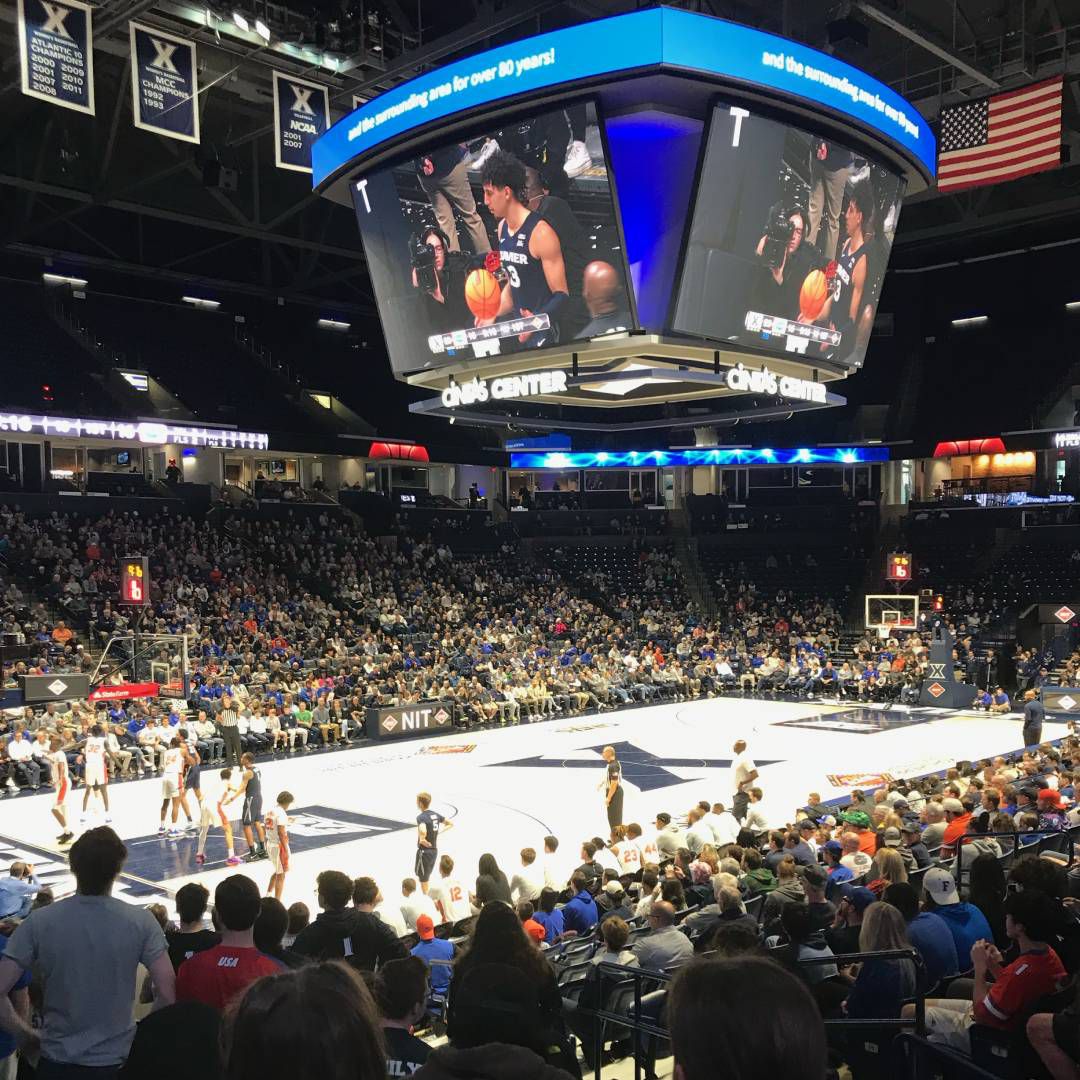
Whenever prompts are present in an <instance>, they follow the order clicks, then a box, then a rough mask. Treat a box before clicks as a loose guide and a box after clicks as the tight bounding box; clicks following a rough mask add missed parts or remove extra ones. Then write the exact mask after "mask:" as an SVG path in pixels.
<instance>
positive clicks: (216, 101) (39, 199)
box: [0, 0, 1080, 320]
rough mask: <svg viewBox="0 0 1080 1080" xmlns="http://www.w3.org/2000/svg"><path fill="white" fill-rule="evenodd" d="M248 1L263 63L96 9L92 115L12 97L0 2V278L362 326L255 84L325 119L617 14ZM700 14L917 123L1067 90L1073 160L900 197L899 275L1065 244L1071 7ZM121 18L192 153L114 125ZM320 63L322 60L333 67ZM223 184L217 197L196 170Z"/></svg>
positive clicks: (449, 2)
mask: <svg viewBox="0 0 1080 1080" xmlns="http://www.w3.org/2000/svg"><path fill="white" fill-rule="evenodd" d="M253 2H254V0H245V5H242V6H241V9H242V10H243V9H244V7H245V6H246V9H247V11H248V13H249V14H258V13H261V15H262V17H263V18H264V19H266V20H267V22H268V23H269V24H270V27H271V29H272V31H273V38H272V40H271V43H270V45H269V46H264V45H262V43H261V42H258V41H257V40H256V41H255V42H252V41H251V40H250V35H248V36H247V37H245V36H244V35H241V34H239V33H238V32H236V30H235V28H234V27H233V25H232V21H231V11H232V10H233V7H232V6H231V5H229V6H226V7H222V6H221V5H220V4H219V3H218V0H213V2H212V3H210V4H209V5H204V4H203V3H201V2H200V3H198V4H197V5H194V6H193V5H192V4H190V3H183V2H178V0H119V2H116V0H110V2H109V3H108V4H101V5H100V6H99V8H98V10H97V12H96V19H95V38H96V44H97V49H96V54H95V60H96V88H97V115H96V116H95V117H86V116H81V115H77V114H73V113H70V112H66V111H64V110H61V109H55V108H51V107H50V106H48V105H46V104H43V103H40V102H37V101H34V100H31V99H29V98H26V97H24V96H22V95H21V94H20V92H19V85H18V59H17V50H16V41H15V24H14V18H15V16H14V5H13V4H11V5H4V6H3V7H2V8H0V186H3V187H4V188H5V189H6V191H5V198H4V204H5V213H4V215H3V216H2V218H0V247H2V249H3V252H4V262H5V266H4V267H3V272H6V273H14V274H18V275H19V276H24V275H27V274H31V273H37V272H40V269H41V268H42V263H43V261H44V260H53V261H54V262H56V263H58V264H60V265H63V264H64V263H66V262H70V263H72V264H75V265H79V266H82V267H84V268H86V267H101V268H108V269H109V270H110V271H116V272H119V273H120V274H121V275H125V274H126V275H131V276H132V277H133V278H134V277H137V278H138V279H139V280H140V281H142V282H146V281H148V280H153V281H156V282H159V283H162V285H163V287H165V288H169V289H171V288H172V287H173V285H181V286H187V285H190V284H201V285H203V286H204V287H206V288H217V289H221V290H231V291H234V292H236V293H239V294H248V295H250V296H253V297H261V298H266V299H268V300H270V301H272V302H277V301H278V298H283V299H284V300H285V301H286V302H298V303H301V304H305V305H310V306H312V307H318V308H320V309H321V310H324V311H326V312H330V313H332V312H338V313H341V314H342V315H346V316H351V317H354V318H359V319H361V320H363V318H364V317H365V316H367V317H370V318H372V319H374V301H373V297H372V295H371V291H370V287H369V283H368V280H367V274H366V270H365V266H364V260H363V252H362V250H361V247H360V242H359V238H358V236H357V232H356V227H355V223H354V222H353V220H352V219H351V217H350V215H349V213H348V212H347V211H346V210H344V209H342V208H340V207H337V206H335V205H333V204H331V203H329V202H328V201H326V200H322V199H318V198H315V197H313V196H312V195H311V193H310V190H309V184H308V178H307V176H305V175H303V174H297V173H288V172H282V171H280V170H277V169H275V168H274V165H273V148H272V126H271V101H272V98H271V80H272V72H273V71H274V69H278V70H283V71H289V72H291V73H293V74H303V75H307V76H310V77H312V78H315V79H318V80H320V81H324V82H326V83H327V84H329V85H330V86H331V88H332V97H331V102H332V109H333V110H335V112H336V113H337V114H340V113H341V112H343V111H346V110H347V109H348V108H350V107H351V102H352V98H353V96H354V95H370V94H373V93H376V92H378V91H379V90H380V89H381V88H385V87H387V86H390V85H392V84H393V83H394V82H396V81H400V80H401V79H403V78H406V77H408V76H409V75H411V74H414V73H415V72H417V71H418V70H423V69H425V68H428V67H430V66H433V65H438V64H440V63H443V62H445V61H447V60H449V59H452V58H455V57H457V56H459V55H462V54H467V53H469V52H474V51H477V50H479V49H482V48H485V47H488V46H490V45H492V44H497V43H499V42H501V41H505V40H512V39H515V38H519V37H524V36H527V35H529V34H532V33H535V32H537V31H539V30H544V29H551V28H554V27H557V26H560V25H566V24H568V23H572V22H577V21H581V20H583V19H589V18H596V17H599V16H603V15H608V14H614V13H617V12H619V11H624V10H627V9H628V8H631V7H634V6H635V5H634V4H633V3H631V2H628V0H506V2H493V0H418V2H417V3H416V4H415V5H414V4H412V3H410V2H408V0H378V2H377V3H368V4H365V3H361V2H355V3H354V2H350V0H341V2H337V0H334V2H332V0H316V2H314V3H308V4H306V5H301V4H296V5H295V6H293V7H292V8H289V7H285V6H279V5H275V4H272V3H269V2H267V0H257V3H254V7H253V6H252V5H253ZM690 6H693V7H695V8H696V9H698V10H702V11H705V12H707V13H710V14H715V15H718V16H722V17H726V18H730V19H734V20H737V21H740V22H744V23H748V24H751V25H756V26H759V27H762V28H764V29H768V30H771V31H775V32H779V33H783V34H786V35H789V36H791V37H794V38H797V39H800V40H803V41H806V42H807V43H809V44H812V45H815V46H817V47H820V48H825V49H827V50H829V51H831V52H834V53H835V54H836V55H838V56H841V57H842V58H843V59H845V60H848V61H850V62H851V63H853V64H855V65H857V66H859V67H862V68H864V69H866V70H867V71H869V72H871V73H872V74H874V75H876V76H877V77H878V78H880V79H882V80H884V81H886V82H888V83H890V84H892V85H894V86H895V87H896V89H897V90H898V91H899V92H901V93H902V94H904V95H905V96H907V97H908V98H909V99H911V100H913V101H914V102H916V104H917V105H918V107H919V108H920V109H921V110H922V111H923V113H924V114H925V115H926V116H927V117H928V118H931V119H933V118H934V117H936V115H937V114H938V112H939V110H940V108H941V106H942V105H943V104H949V103H952V102H955V101H960V100H963V99H966V98H971V97H977V96H980V95H984V94H987V93H991V92H993V91H994V90H995V89H998V88H1003V87H1011V86H1016V85H1023V84H1024V83H1027V82H1030V81H1032V80H1034V79H1038V78H1043V77H1046V76H1048V75H1051V74H1056V73H1062V72H1064V73H1065V75H1066V86H1067V88H1068V91H1067V93H1066V109H1065V128H1066V136H1065V138H1066V142H1067V144H1068V146H1069V147H1070V151H1071V162H1070V163H1069V164H1067V165H1066V166H1065V167H1063V168H1062V169H1060V170H1056V171H1054V172H1050V173H1045V174H1042V175H1041V176H1037V177H1031V178H1027V179H1024V180H1020V181H1017V182H1014V183H1011V184H1003V185H1001V186H999V187H994V188H987V189H982V190H980V191H978V192H976V193H974V194H961V195H959V196H944V197H943V196H938V195H936V194H934V193H933V192H928V193H924V194H922V195H919V196H915V197H913V198H912V199H911V200H910V201H909V202H908V204H907V205H906V206H905V209H904V213H903V217H902V221H901V227H900V231H899V234H898V237H897V244H896V249H895V252H894V265H895V266H897V267H901V268H902V267H909V268H910V267H917V266H919V265H926V264H930V263H936V262H939V261H940V260H941V259H943V258H956V257H963V256H980V255H983V254H987V253H991V254H992V253H993V252H995V251H1001V250H1005V249H1011V248H1015V247H1017V246H1019V245H1021V244H1034V243H1038V242H1047V241H1052V240H1053V239H1054V238H1055V237H1059V238H1065V237H1067V236H1070V235H1073V234H1075V233H1076V232H1077V229H1078V227H1080V184H1078V176H1080V174H1076V173H1074V172H1073V165H1075V163H1076V162H1077V161H1078V160H1080V142H1078V140H1080V78H1078V75H1080V71H1078V68H1080V0H952V2H950V0H845V2H838V3H833V4H807V3H805V2H801V0H698V2H697V3H695V4H693V5H690ZM135 17H137V18H138V19H140V20H141V21H143V22H146V23H149V24H151V25H157V26H159V27H161V28H167V29H170V30H171V31H173V32H174V33H181V34H183V35H186V36H189V37H191V38H193V39H195V40H197V41H198V42H199V44H200V52H199V57H200V67H201V69H202V70H201V73H200V85H201V86H202V87H204V88H205V89H204V92H203V94H202V95H201V97H202V98H203V101H202V131H203V137H202V144H201V145H200V146H197V147H190V146H187V145H185V144H181V143H177V142H174V141H170V140H167V139H163V138H160V137H158V136H156V135H153V134H150V133H148V132H145V131H140V130H136V129H135V128H134V127H133V125H132V122H131V103H130V92H129V78H130V73H129V68H128V64H127V55H128V43H127V36H126V35H127V23H128V20H129V19H130V18H135ZM327 57H332V60H333V63H332V65H331V64H329V63H328V61H327ZM218 166H221V167H223V168H224V169H226V170H234V171H235V173H236V177H237V184H236V190H235V191H232V190H225V189H223V188H221V187H217V186H210V185H209V184H208V183H207V182H206V181H207V173H208V172H212V171H214V170H215V169H216V168H217V167H218Z"/></svg>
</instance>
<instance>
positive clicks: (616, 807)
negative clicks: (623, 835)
mask: <svg viewBox="0 0 1080 1080" xmlns="http://www.w3.org/2000/svg"><path fill="white" fill-rule="evenodd" d="M600 756H601V757H602V758H603V759H604V760H605V761H606V762H607V768H606V769H605V771H604V779H603V780H601V781H600V785H599V788H598V790H600V791H603V792H604V807H605V809H606V810H607V819H608V828H610V829H614V828H615V826H616V825H621V824H622V812H623V789H622V765H621V764H620V762H619V759H618V758H617V757H616V756H615V747H614V746H605V747H604V749H603V750H602V751H601V755H600Z"/></svg>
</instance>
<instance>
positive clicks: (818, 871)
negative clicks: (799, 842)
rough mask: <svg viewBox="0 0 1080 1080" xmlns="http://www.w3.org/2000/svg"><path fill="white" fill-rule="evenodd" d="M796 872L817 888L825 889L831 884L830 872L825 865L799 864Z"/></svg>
mask: <svg viewBox="0 0 1080 1080" xmlns="http://www.w3.org/2000/svg"><path fill="white" fill-rule="evenodd" d="M795 869H796V872H797V873H798V874H799V875H800V876H801V877H802V878H803V879H804V880H805V881H806V883H807V884H808V885H813V886H814V888H815V889H824V888H825V886H826V885H828V884H829V872H828V870H826V869H825V867H824V866H818V865H817V863H811V864H810V865H809V866H798V867H796V868H795Z"/></svg>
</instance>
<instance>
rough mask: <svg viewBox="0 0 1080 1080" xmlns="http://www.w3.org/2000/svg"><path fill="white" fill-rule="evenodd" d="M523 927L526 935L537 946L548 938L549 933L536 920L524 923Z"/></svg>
mask: <svg viewBox="0 0 1080 1080" xmlns="http://www.w3.org/2000/svg"><path fill="white" fill-rule="evenodd" d="M522 926H523V927H524V928H525V933H526V934H528V935H529V937H531V938H532V939H533V941H535V942H536V943H537V944H539V943H540V942H541V941H543V940H544V938H545V937H546V936H547V931H546V930H545V929H544V928H543V927H542V926H541V925H540V924H539V923H538V922H537V921H536V920H535V919H529V920H528V921H527V922H524V923H522Z"/></svg>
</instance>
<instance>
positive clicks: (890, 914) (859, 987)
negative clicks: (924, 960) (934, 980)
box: [844, 901, 918, 1020]
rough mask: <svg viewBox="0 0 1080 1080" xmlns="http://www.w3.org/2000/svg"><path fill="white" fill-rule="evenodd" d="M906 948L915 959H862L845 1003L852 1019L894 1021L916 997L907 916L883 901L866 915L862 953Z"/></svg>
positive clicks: (863, 927)
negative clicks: (907, 1002)
mask: <svg viewBox="0 0 1080 1080" xmlns="http://www.w3.org/2000/svg"><path fill="white" fill-rule="evenodd" d="M899 949H907V950H909V951H911V953H912V959H910V960H909V959H904V958H903V957H898V958H896V959H882V958H876V959H875V958H870V959H867V960H864V961H863V962H862V966H861V967H860V968H859V974H858V976H857V977H856V979H855V985H854V986H853V987H852V988H851V993H850V994H848V997H847V1001H845V1002H844V1013H845V1015H846V1016H848V1017H849V1018H850V1019H853V1020H871V1019H873V1020H895V1019H897V1018H898V1017H899V1016H900V1008H901V1006H902V1005H903V1004H904V1002H905V1001H907V1000H908V999H909V998H912V997H914V996H915V988H916V981H917V977H918V968H917V967H916V961H915V959H914V958H915V956H916V955H917V954H916V953H915V950H914V949H913V948H912V945H911V942H910V941H909V940H908V935H907V923H906V922H904V916H903V915H901V914H900V912H899V911H898V910H897V909H896V908H894V907H893V906H892V904H886V903H883V902H881V901H878V902H877V903H874V904H871V905H870V906H869V907H868V908H867V909H866V911H865V913H864V914H863V921H862V929H861V930H860V931H859V952H861V953H873V952H888V951H894V950H899Z"/></svg>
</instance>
